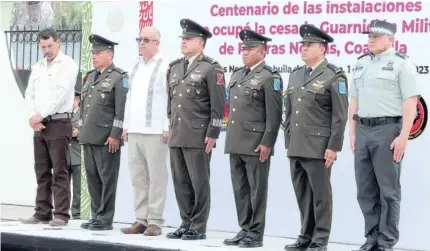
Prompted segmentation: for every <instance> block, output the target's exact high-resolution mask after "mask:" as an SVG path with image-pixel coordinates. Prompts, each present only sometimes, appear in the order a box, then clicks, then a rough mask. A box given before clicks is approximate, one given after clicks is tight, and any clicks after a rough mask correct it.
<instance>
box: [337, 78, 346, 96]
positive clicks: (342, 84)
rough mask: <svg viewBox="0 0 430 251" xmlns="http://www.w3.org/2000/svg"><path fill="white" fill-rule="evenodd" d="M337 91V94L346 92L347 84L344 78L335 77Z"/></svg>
mask: <svg viewBox="0 0 430 251" xmlns="http://www.w3.org/2000/svg"><path fill="white" fill-rule="evenodd" d="M336 80H337V91H338V92H339V94H341V95H346V94H347V90H348V88H347V86H346V79H345V78H337V79H336Z"/></svg>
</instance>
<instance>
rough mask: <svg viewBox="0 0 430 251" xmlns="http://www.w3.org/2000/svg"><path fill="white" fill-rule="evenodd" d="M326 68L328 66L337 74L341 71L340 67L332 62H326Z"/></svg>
mask: <svg viewBox="0 0 430 251" xmlns="http://www.w3.org/2000/svg"><path fill="white" fill-rule="evenodd" d="M327 68H329V69H330V70H332V71H333V72H334V73H336V74H339V73H341V72H342V69H341V68H340V67H337V66H336V65H334V64H330V63H328V64H327Z"/></svg>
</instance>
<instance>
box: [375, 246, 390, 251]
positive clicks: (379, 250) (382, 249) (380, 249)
mask: <svg viewBox="0 0 430 251" xmlns="http://www.w3.org/2000/svg"><path fill="white" fill-rule="evenodd" d="M375 251H393V249H392V248H387V247H384V246H378V247H377V248H376V249H375Z"/></svg>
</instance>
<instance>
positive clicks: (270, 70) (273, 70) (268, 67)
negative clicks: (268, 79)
mask: <svg viewBox="0 0 430 251" xmlns="http://www.w3.org/2000/svg"><path fill="white" fill-rule="evenodd" d="M263 69H266V70H268V71H269V72H271V73H272V77H273V78H281V74H279V73H278V71H276V70H275V69H273V68H272V67H270V66H268V65H265V66H263Z"/></svg>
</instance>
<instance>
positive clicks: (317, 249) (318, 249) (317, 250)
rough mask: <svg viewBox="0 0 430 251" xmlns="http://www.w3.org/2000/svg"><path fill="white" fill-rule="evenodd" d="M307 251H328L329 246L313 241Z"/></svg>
mask: <svg viewBox="0 0 430 251" xmlns="http://www.w3.org/2000/svg"><path fill="white" fill-rule="evenodd" d="M306 251H327V246H326V245H322V244H316V243H312V244H311V245H309V247H308V248H307V249H306Z"/></svg>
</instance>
